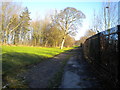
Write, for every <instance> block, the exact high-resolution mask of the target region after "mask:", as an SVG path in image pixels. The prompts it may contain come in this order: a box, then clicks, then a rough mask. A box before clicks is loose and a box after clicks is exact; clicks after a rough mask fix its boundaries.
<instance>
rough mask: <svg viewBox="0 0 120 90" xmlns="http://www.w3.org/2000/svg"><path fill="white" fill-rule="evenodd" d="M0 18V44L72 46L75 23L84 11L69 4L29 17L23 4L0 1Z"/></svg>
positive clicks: (80, 18) (79, 23)
mask: <svg viewBox="0 0 120 90" xmlns="http://www.w3.org/2000/svg"><path fill="white" fill-rule="evenodd" d="M0 14H1V16H2V17H1V18H0V22H1V24H0V27H1V31H0V36H1V37H0V43H2V44H12V45H29V46H46V47H61V49H62V48H63V46H67V47H68V46H73V44H74V42H75V39H74V38H73V36H75V34H76V32H77V26H78V25H81V24H82V19H84V18H85V15H84V13H82V12H81V11H80V10H77V9H75V8H73V7H67V8H65V9H63V10H61V11H57V10H55V11H53V14H51V15H47V16H45V18H44V19H39V17H38V18H37V19H36V20H32V19H31V18H30V14H31V13H30V11H29V10H28V8H27V7H25V8H23V7H22V6H21V5H20V4H18V3H15V2H2V4H1V11H0Z"/></svg>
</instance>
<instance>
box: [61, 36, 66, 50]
mask: <svg viewBox="0 0 120 90" xmlns="http://www.w3.org/2000/svg"><path fill="white" fill-rule="evenodd" d="M64 43H65V37H64V38H63V40H62V44H61V46H60V49H63V46H64Z"/></svg>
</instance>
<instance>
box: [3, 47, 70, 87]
mask: <svg viewBox="0 0 120 90" xmlns="http://www.w3.org/2000/svg"><path fill="white" fill-rule="evenodd" d="M70 49H72V48H64V49H62V50H61V49H59V48H45V47H44V48H43V47H27V46H2V75H3V85H4V82H5V83H9V84H11V85H10V86H11V87H12V88H16V87H25V86H22V84H21V80H20V79H18V78H17V77H15V76H16V75H17V74H18V73H20V72H23V71H25V70H26V66H30V65H34V64H37V63H40V62H42V61H44V60H46V59H47V58H51V57H54V56H55V55H57V54H60V53H62V52H65V51H67V50H70ZM15 83H16V84H15Z"/></svg>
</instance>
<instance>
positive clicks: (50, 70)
mask: <svg viewBox="0 0 120 90" xmlns="http://www.w3.org/2000/svg"><path fill="white" fill-rule="evenodd" d="M75 54H76V49H74V50H70V51H67V52H64V53H62V54H59V55H57V56H55V57H54V58H51V59H48V60H45V61H44V62H41V63H39V64H37V65H34V66H32V67H30V68H29V69H28V72H25V73H23V74H22V75H21V77H22V78H24V80H25V81H26V83H27V85H28V87H29V88H47V87H49V84H50V81H51V80H52V79H53V78H54V77H55V74H56V73H58V72H60V70H61V69H62V68H63V67H64V65H65V63H66V61H67V60H69V58H70V57H71V56H73V55H75Z"/></svg>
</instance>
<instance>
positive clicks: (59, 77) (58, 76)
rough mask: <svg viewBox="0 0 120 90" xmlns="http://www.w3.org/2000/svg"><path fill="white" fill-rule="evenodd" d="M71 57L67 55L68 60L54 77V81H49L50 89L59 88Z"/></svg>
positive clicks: (64, 61)
mask: <svg viewBox="0 0 120 90" xmlns="http://www.w3.org/2000/svg"><path fill="white" fill-rule="evenodd" d="M71 56H72V55H67V56H66V58H65V59H64V60H63V61H62V67H61V69H60V70H59V71H58V72H57V73H56V74H55V75H54V77H53V79H52V80H50V81H49V84H48V88H50V89H52V88H59V86H60V84H61V81H62V77H63V73H64V67H65V65H66V63H67V61H68V60H69V58H70V57H71Z"/></svg>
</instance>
